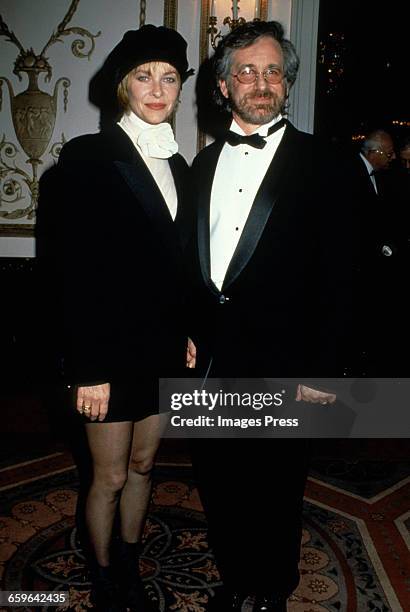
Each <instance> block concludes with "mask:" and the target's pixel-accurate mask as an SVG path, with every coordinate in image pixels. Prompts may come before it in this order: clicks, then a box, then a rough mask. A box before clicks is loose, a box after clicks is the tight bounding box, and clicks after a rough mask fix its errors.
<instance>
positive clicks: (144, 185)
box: [114, 152, 179, 252]
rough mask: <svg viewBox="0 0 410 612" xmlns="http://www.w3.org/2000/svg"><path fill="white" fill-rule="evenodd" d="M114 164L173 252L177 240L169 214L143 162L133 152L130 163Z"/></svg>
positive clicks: (115, 162) (119, 162)
mask: <svg viewBox="0 0 410 612" xmlns="http://www.w3.org/2000/svg"><path fill="white" fill-rule="evenodd" d="M114 164H115V166H116V168H117V169H118V171H119V172H120V174H121V176H122V178H123V179H124V180H125V182H126V183H127V185H128V187H129V188H130V189H131V191H132V193H133V194H134V196H135V198H136V199H137V200H138V203H139V204H140V205H141V206H142V208H143V209H144V211H145V213H146V214H147V216H148V217H149V218H150V219H151V221H152V224H153V226H154V228H155V229H156V230H157V232H158V233H159V235H160V236H161V237H162V239H163V241H164V243H165V244H167V245H168V246H169V247H170V248H171V250H173V251H174V252H175V251H176V250H177V249H176V248H175V247H178V246H179V240H178V235H177V231H176V228H175V227H174V222H173V220H172V217H171V213H170V212H169V209H168V206H167V205H166V202H165V201H164V198H163V196H162V193H161V191H160V190H159V188H158V185H157V184H156V182H155V180H154V178H153V176H152V174H151V172H150V171H149V170H148V168H147V167H146V165H145V163H144V161H143V160H142V159H141V157H140V156H139V155H138V153H137V152H135V156H134V158H133V160H132V162H129V161H114Z"/></svg>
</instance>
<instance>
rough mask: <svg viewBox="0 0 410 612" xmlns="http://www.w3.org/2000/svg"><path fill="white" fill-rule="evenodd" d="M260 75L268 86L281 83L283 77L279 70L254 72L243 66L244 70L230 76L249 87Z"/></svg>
mask: <svg viewBox="0 0 410 612" xmlns="http://www.w3.org/2000/svg"><path fill="white" fill-rule="evenodd" d="M260 75H262V76H263V78H264V79H265V81H266V82H267V83H269V84H270V85H277V84H278V83H280V82H281V81H283V78H284V76H285V75H284V74H283V72H282V70H281V69H280V68H266V70H255V69H254V68H251V67H250V66H245V68H242V70H240V71H239V72H238V73H237V74H232V76H233V77H236V78H237V79H238V81H239V82H240V83H243V84H244V85H251V84H252V83H255V81H257V79H258V78H259V77H260Z"/></svg>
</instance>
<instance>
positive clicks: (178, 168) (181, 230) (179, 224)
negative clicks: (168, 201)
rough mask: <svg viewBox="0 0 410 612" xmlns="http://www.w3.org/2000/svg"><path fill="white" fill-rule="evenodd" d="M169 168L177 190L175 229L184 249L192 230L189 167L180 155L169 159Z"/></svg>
mask: <svg viewBox="0 0 410 612" xmlns="http://www.w3.org/2000/svg"><path fill="white" fill-rule="evenodd" d="M168 161H169V166H170V168H171V172H172V176H173V178H174V183H175V189H176V192H177V202H178V206H177V214H176V217H175V221H174V224H175V227H176V229H177V232H178V235H179V239H180V242H181V246H182V248H183V249H184V248H185V247H186V244H187V242H188V239H189V236H190V230H191V224H190V219H191V217H190V214H189V213H190V208H189V203H190V202H188V201H187V200H188V198H187V194H186V191H187V186H188V165H187V163H186V161H185V159H184V158H183V157H181V156H180V155H173V156H172V157H170V158H169V160H168Z"/></svg>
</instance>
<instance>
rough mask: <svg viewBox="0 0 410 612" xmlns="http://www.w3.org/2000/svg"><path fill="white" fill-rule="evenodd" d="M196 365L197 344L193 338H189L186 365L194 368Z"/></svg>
mask: <svg viewBox="0 0 410 612" xmlns="http://www.w3.org/2000/svg"><path fill="white" fill-rule="evenodd" d="M195 365H196V346H195V344H194V343H193V342H192V340H191V338H188V345H187V348H186V367H187V368H194V367H195Z"/></svg>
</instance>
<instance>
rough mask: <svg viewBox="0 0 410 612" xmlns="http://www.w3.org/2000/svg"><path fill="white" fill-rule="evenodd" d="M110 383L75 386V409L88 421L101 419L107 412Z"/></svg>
mask: <svg viewBox="0 0 410 612" xmlns="http://www.w3.org/2000/svg"><path fill="white" fill-rule="evenodd" d="M109 399H110V383H104V384H102V385H93V386H90V387H78V388H77V410H78V412H79V413H80V414H83V415H84V416H86V417H88V418H89V419H90V421H96V420H97V419H98V420H99V421H103V420H104V419H105V417H106V416H107V412H108V401H109Z"/></svg>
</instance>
